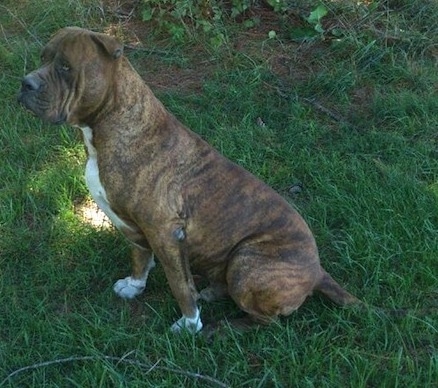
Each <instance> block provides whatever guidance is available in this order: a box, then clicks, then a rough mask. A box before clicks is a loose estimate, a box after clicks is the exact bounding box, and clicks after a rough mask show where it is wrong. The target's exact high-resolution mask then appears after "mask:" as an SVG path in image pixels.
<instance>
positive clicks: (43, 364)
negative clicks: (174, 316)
mask: <svg viewBox="0 0 438 388" xmlns="http://www.w3.org/2000/svg"><path fill="white" fill-rule="evenodd" d="M128 355H129V354H128ZM102 360H106V361H112V362H115V363H116V366H117V365H119V364H128V365H133V366H137V367H140V368H144V369H147V371H146V374H147V373H149V372H151V371H153V370H161V371H166V372H171V373H176V374H180V375H184V376H187V377H191V378H193V379H199V380H203V381H206V382H209V383H211V384H214V385H216V386H218V387H225V388H227V387H228V385H226V384H224V383H222V382H221V381H219V380H216V379H214V378H213V377H210V376H205V375H201V374H199V373H195V372H189V371H185V370H182V369H177V368H169V367H167V366H160V365H158V363H159V362H160V361H161V360H158V361H157V362H156V363H155V364H153V365H148V364H145V363H142V362H140V361H136V360H132V359H128V358H126V356H124V357H112V356H101V357H98V356H73V357H67V358H61V359H58V360H50V361H44V362H40V363H37V364H33V365H27V366H24V367H22V368H19V369H17V370H15V371H13V372H11V373H10V374H9V375H8V376H6V378H5V379H4V380H3V381H2V382H0V387H2V386H3V385H5V384H6V383H7V382H8V381H10V380H11V379H12V378H13V377H15V376H17V375H18V374H20V373H23V372H26V371H30V370H35V369H38V368H44V367H47V366H52V365H59V364H66V363H71V362H76V361H102Z"/></svg>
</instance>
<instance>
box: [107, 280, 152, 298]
mask: <svg viewBox="0 0 438 388" xmlns="http://www.w3.org/2000/svg"><path fill="white" fill-rule="evenodd" d="M145 287H146V280H142V279H133V278H132V277H131V276H128V277H126V278H124V279H120V280H117V282H115V283H114V286H113V290H114V292H115V293H116V294H117V295H118V296H120V297H121V298H124V299H132V298H135V297H136V296H137V295H140V294H141V293H142V292H143V290H144V289H145Z"/></svg>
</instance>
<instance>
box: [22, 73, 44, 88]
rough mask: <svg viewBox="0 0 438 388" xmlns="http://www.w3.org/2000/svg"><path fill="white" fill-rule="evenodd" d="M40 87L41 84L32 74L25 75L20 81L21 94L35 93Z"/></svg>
mask: <svg viewBox="0 0 438 388" xmlns="http://www.w3.org/2000/svg"><path fill="white" fill-rule="evenodd" d="M40 87H41V82H40V81H39V80H38V79H37V78H36V77H35V76H33V75H32V74H29V75H27V76H26V77H24V78H23V80H22V81H21V91H22V92H32V91H36V90H38V89H39V88H40Z"/></svg>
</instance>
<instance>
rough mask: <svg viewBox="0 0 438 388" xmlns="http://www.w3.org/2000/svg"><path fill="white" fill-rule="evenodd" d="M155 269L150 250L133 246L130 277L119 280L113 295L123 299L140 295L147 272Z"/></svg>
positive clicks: (144, 286)
mask: <svg viewBox="0 0 438 388" xmlns="http://www.w3.org/2000/svg"><path fill="white" fill-rule="evenodd" d="M154 267H155V261H154V254H153V252H152V250H150V249H147V248H142V247H140V246H137V245H136V246H134V248H133V250H132V275H131V276H128V277H126V278H124V279H119V280H118V281H117V282H116V283H115V284H114V286H113V289H114V291H115V293H116V294H117V295H118V296H120V297H121V298H124V299H132V298H134V297H136V296H137V295H140V294H141V293H142V292H143V290H144V289H145V288H146V281H147V278H148V275H149V271H150V270H151V269H152V268H154Z"/></svg>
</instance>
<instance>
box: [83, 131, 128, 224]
mask: <svg viewBox="0 0 438 388" xmlns="http://www.w3.org/2000/svg"><path fill="white" fill-rule="evenodd" d="M81 130H82V133H83V134H84V142H85V146H86V147H87V151H88V160H87V165H86V167H85V182H86V184H87V187H88V189H89V190H90V193H91V196H92V197H93V200H94V201H95V202H96V204H97V206H99V208H100V209H101V210H102V211H103V212H104V213H105V214H106V215H107V216H108V218H109V219H110V220H111V222H112V223H113V225H114V226H115V227H116V228H117V229H120V228H128V229H130V227H129V226H128V225H126V223H125V222H124V221H123V220H121V219H120V217H119V216H118V215H117V214H116V213H114V212H113V210H112V209H111V206H110V203H109V202H108V199H107V196H106V191H105V188H104V187H103V186H102V182H101V181H100V178H99V166H98V165H97V150H96V148H94V146H93V131H92V130H91V128H90V127H81Z"/></svg>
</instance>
